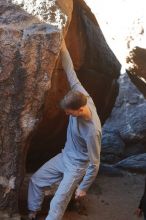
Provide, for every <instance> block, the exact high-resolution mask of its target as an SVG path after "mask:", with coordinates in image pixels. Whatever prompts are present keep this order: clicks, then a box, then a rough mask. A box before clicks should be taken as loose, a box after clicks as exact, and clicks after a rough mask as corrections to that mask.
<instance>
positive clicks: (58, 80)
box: [0, 0, 120, 215]
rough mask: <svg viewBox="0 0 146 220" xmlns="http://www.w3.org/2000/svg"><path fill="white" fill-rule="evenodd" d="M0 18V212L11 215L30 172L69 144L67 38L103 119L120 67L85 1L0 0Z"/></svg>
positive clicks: (115, 85) (111, 99)
mask: <svg viewBox="0 0 146 220" xmlns="http://www.w3.org/2000/svg"><path fill="white" fill-rule="evenodd" d="M73 3H74V5H73ZM73 6H74V10H73ZM72 10H73V11H72ZM72 12H73V14H72ZM0 14H1V17H0V106H1V108H0V119H1V125H0V130H1V133H0V134H1V136H0V210H1V209H5V210H6V213H7V214H8V213H10V214H13V213H15V212H18V198H19V190H20V186H21V182H22V180H23V177H24V175H25V167H27V169H28V170H29V169H30V170H31V168H32V169H36V168H37V167H38V166H39V165H40V164H41V163H43V162H45V161H46V160H47V159H48V158H49V157H51V156H52V155H53V154H55V153H57V152H58V151H60V149H61V147H59V148H57V145H58V146H61V144H64V141H65V132H66V130H65V128H66V125H67V117H66V116H65V114H64V113H63V112H62V111H61V110H60V109H59V105H58V103H59V100H60V99H61V98H62V97H63V96H64V94H65V93H66V92H67V90H68V84H67V80H66V78H65V74H64V73H63V71H62V67H61V65H60V62H59V52H60V48H61V41H62V33H63V35H64V36H65V35H67V37H66V41H67V46H68V48H69V51H70V53H71V56H72V58H73V62H74V65H75V69H76V71H77V74H78V76H79V78H80V79H81V81H82V83H83V85H84V86H85V87H86V89H87V90H88V91H89V93H91V95H92V96H93V98H94V101H95V103H96V106H97V109H98V112H99V115H100V117H101V120H102V122H104V121H105V119H106V118H107V117H108V115H109V112H110V111H111V109H112V106H113V103H114V101H115V97H116V95H117V92H118V84H117V78H118V76H119V71H120V64H119V62H118V61H117V59H116V57H115V56H114V54H113V53H112V52H111V50H110V48H109V47H108V45H107V43H106V41H105V39H104V37H103V34H102V32H101V30H100V27H99V25H98V23H97V21H96V19H95V17H94V15H93V14H92V13H91V11H90V9H89V8H88V6H87V5H86V4H85V2H84V1H81V0H80V1H79V0H76V1H74V2H72V0H68V1H66V0H61V1H60V0H52V1H46V0H39V1H33V0H30V1H27V0H12V1H5V0H1V1H0ZM70 21H71V24H70ZM69 24H70V27H69ZM26 157H27V160H26ZM7 214H6V215H7Z"/></svg>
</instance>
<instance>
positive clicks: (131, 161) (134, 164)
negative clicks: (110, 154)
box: [115, 153, 146, 173]
mask: <svg viewBox="0 0 146 220" xmlns="http://www.w3.org/2000/svg"><path fill="white" fill-rule="evenodd" d="M115 167H118V168H122V169H125V170H129V171H133V172H143V173H146V153H144V154H139V155H134V156H131V157H128V158H126V159H124V160H121V161H120V162H118V163H117V164H116V165H115Z"/></svg>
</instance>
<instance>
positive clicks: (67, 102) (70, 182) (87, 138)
mask: <svg viewBox="0 0 146 220" xmlns="http://www.w3.org/2000/svg"><path fill="white" fill-rule="evenodd" d="M61 59H62V65H63V68H64V70H65V72H66V75H67V79H68V82H69V84H70V88H71V90H70V91H69V92H68V93H67V94H66V95H65V97H64V98H63V100H61V103H60V106H61V108H62V109H64V111H65V112H66V114H68V115H69V124H68V128H67V139H66V143H65V147H64V149H63V150H62V152H61V153H59V154H58V155H57V156H55V157H54V158H52V159H51V160H49V161H48V162H46V163H45V164H44V165H43V166H42V167H41V168H40V169H39V170H38V171H37V172H36V173H35V174H33V176H32V177H31V179H30V183H29V190H28V209H29V210H30V213H29V219H35V217H36V214H37V211H38V210H39V209H40V207H41V203H42V199H43V188H44V187H46V186H51V185H52V184H54V183H59V186H58V189H57V191H56V193H55V195H54V197H53V199H52V201H51V203H50V210H49V213H48V216H47V217H46V220H61V219H62V217H63V214H64V212H65V210H66V207H67V205H68V203H69V201H70V199H71V197H72V195H73V193H74V191H75V198H76V199H77V198H79V197H82V196H85V195H86V192H87V190H88V188H89V187H90V185H91V184H92V182H93V181H94V179H95V177H96V175H97V173H98V169H99V163H100V149H101V123H100V120H99V117H98V115H97V112H96V107H95V105H94V103H93V100H92V98H91V97H90V96H89V94H88V93H87V91H86V90H85V89H84V88H83V86H82V85H81V83H80V81H79V80H78V78H77V76H76V73H75V71H74V67H73V64H72V60H71V58H70V55H69V52H68V50H67V48H66V45H65V42H64V40H63V44H62V49H61Z"/></svg>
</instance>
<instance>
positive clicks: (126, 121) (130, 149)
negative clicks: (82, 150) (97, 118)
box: [102, 73, 146, 169]
mask: <svg viewBox="0 0 146 220" xmlns="http://www.w3.org/2000/svg"><path fill="white" fill-rule="evenodd" d="M119 85H120V88H119V95H118V97H117V99H116V103H115V106H114V108H113V110H112V113H111V115H110V117H109V118H108V120H107V121H106V123H105V124H104V126H103V137H102V158H103V161H104V162H108V163H112V164H115V163H116V162H119V161H121V160H122V159H124V158H127V160H126V162H127V161H128V157H130V156H132V155H138V154H142V153H144V152H145V149H146V111H145V109H146V100H145V98H144V96H143V95H142V93H141V92H140V91H139V90H138V89H137V88H136V86H135V85H134V84H133V83H132V82H131V80H130V78H129V76H128V75H127V73H125V74H123V75H121V76H120V79H119ZM140 158H141V157H140ZM139 160H140V159H139ZM132 161H133V160H132ZM123 163H124V162H119V163H118V164H119V167H120V165H121V164H123ZM133 164H134V163H133ZM142 164H143V162H142V163H141V166H142ZM131 166H132V165H131ZM136 166H137V167H138V165H136ZM142 169H145V167H144V168H142Z"/></svg>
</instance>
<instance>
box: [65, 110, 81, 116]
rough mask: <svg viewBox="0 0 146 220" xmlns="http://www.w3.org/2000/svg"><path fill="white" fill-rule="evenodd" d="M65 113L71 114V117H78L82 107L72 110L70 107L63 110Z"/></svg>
mask: <svg viewBox="0 0 146 220" xmlns="http://www.w3.org/2000/svg"><path fill="white" fill-rule="evenodd" d="M64 111H65V113H66V115H71V116H73V117H79V116H81V114H82V109H81V108H80V109H78V110H72V109H65V110H64Z"/></svg>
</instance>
